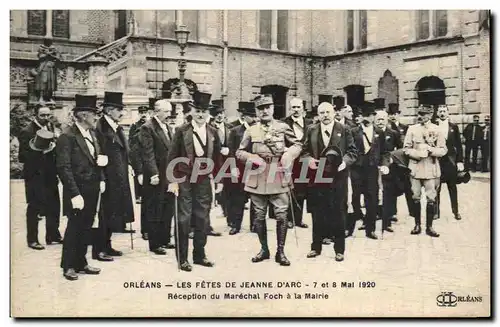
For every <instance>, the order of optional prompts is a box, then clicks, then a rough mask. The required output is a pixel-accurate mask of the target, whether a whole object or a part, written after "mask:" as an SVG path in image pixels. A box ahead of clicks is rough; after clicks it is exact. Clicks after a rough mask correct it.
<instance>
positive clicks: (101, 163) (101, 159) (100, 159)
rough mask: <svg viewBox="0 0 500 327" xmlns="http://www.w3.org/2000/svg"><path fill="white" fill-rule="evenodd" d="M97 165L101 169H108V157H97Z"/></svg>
mask: <svg viewBox="0 0 500 327" xmlns="http://www.w3.org/2000/svg"><path fill="white" fill-rule="evenodd" d="M97 165H98V166H99V167H106V166H107V165H108V156H105V155H102V154H100V155H98V156H97Z"/></svg>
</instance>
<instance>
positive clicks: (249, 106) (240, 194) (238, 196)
mask: <svg viewBox="0 0 500 327" xmlns="http://www.w3.org/2000/svg"><path fill="white" fill-rule="evenodd" d="M238 112H239V113H240V115H241V118H242V120H243V123H242V124H241V125H238V126H236V127H234V128H232V129H231V131H230V132H229V142H228V145H229V156H230V157H231V158H236V151H237V150H238V148H239V146H240V143H241V140H242V139H243V135H244V134H245V131H246V130H248V129H249V128H250V126H251V125H253V124H254V123H255V116H256V113H255V103H253V102H244V101H241V102H239V103H238ZM237 166H238V171H237V172H232V173H234V175H235V176H237V177H238V183H229V184H228V186H227V187H228V189H227V191H228V194H229V198H228V200H229V208H228V209H229V219H230V221H231V230H230V231H229V235H235V234H237V233H239V232H240V229H241V223H242V221H243V213H244V209H245V204H246V203H247V201H248V193H247V192H245V190H244V188H245V185H244V184H243V182H242V177H243V172H244V171H245V164H244V163H241V162H237ZM224 187H226V186H224ZM253 207H254V206H253V204H252V205H251V209H250V230H253V228H252V227H253V224H254V220H255V214H254V208H253Z"/></svg>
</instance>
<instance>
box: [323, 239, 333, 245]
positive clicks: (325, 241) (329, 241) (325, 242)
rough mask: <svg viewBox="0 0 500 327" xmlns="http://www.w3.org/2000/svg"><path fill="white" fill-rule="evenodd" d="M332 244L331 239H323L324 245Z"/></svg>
mask: <svg viewBox="0 0 500 327" xmlns="http://www.w3.org/2000/svg"><path fill="white" fill-rule="evenodd" d="M330 243H332V240H330V239H329V238H324V239H323V244H324V245H330Z"/></svg>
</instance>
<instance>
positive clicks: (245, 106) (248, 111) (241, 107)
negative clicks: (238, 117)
mask: <svg viewBox="0 0 500 327" xmlns="http://www.w3.org/2000/svg"><path fill="white" fill-rule="evenodd" d="M238 111H239V112H240V113H242V114H243V115H245V116H250V117H255V116H257V113H256V112H255V103H254V102H251V101H240V102H238Z"/></svg>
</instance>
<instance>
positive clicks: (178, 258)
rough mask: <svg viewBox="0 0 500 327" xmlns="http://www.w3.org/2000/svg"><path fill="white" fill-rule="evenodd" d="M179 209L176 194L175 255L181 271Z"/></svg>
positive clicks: (175, 195)
mask: <svg viewBox="0 0 500 327" xmlns="http://www.w3.org/2000/svg"><path fill="white" fill-rule="evenodd" d="M178 214H179V209H178V206H177V194H175V193H174V222H175V253H176V254H177V271H180V270H181V261H180V260H181V255H180V250H179V247H180V242H179V218H178Z"/></svg>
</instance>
